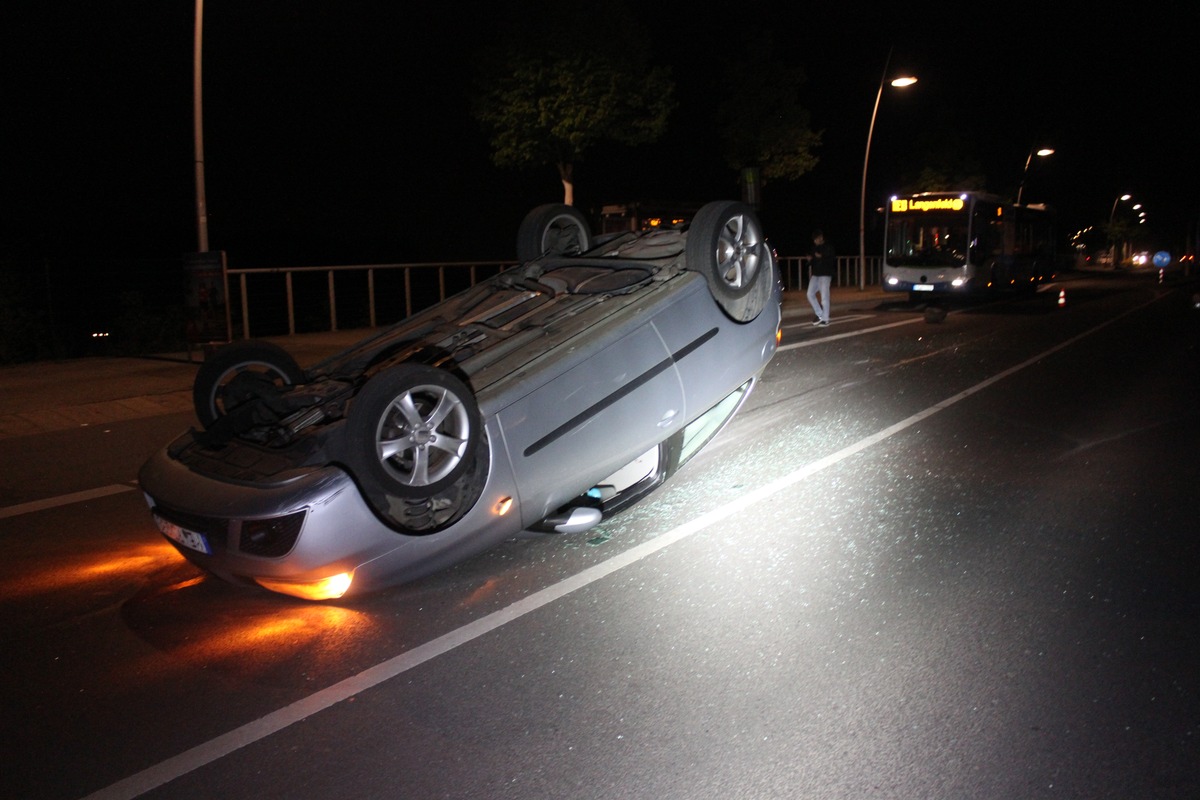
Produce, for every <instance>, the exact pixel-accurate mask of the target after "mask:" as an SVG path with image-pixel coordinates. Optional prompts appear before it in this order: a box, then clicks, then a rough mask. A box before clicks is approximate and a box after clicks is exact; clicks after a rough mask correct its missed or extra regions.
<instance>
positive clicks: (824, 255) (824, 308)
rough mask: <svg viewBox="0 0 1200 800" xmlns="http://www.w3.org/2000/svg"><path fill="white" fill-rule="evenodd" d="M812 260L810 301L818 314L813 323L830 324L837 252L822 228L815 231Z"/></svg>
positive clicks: (810, 263)
mask: <svg viewBox="0 0 1200 800" xmlns="http://www.w3.org/2000/svg"><path fill="white" fill-rule="evenodd" d="M812 238H813V251H812V261H811V262H809V273H808V302H809V304H811V305H812V307H813V313H815V314H816V315H817V319H816V321H815V322H814V323H813V325H821V326H824V325H828V324H829V312H830V310H831V305H830V302H829V288H830V286H831V285H832V284H833V276H834V275H836V274H837V254H836V253H834V252H833V245H831V244H829V243H828V242H826V241H825V234H824V233H822V232H821V231H820V230H815V231H813V235H812Z"/></svg>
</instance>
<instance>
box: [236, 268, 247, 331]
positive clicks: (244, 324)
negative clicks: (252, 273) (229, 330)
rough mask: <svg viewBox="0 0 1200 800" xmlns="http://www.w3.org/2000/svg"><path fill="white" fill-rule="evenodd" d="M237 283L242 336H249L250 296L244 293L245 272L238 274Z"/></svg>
mask: <svg viewBox="0 0 1200 800" xmlns="http://www.w3.org/2000/svg"><path fill="white" fill-rule="evenodd" d="M238 285H239V286H241V288H242V338H243V339H249V338H250V297H249V296H248V295H247V293H246V273H244V272H243V273H242V274H241V275H239V276H238Z"/></svg>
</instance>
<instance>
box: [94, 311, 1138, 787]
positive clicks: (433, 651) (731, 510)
mask: <svg viewBox="0 0 1200 800" xmlns="http://www.w3.org/2000/svg"><path fill="white" fill-rule="evenodd" d="M1156 300H1157V298H1155V299H1152V300H1150V301H1148V302H1146V303H1143V304H1142V305H1139V306H1136V307H1134V308H1131V309H1129V310H1127V311H1125V312H1124V313H1122V314H1118V315H1117V316H1115V317H1112V318H1110V319H1108V320H1105V321H1104V322H1102V323H1100V324H1099V325H1097V326H1096V327H1094V328H1092V329H1090V330H1087V331H1084V332H1083V333H1081V334H1079V335H1077V336H1074V337H1072V338H1070V339H1067V340H1066V341H1065V342H1061V343H1060V344H1057V345H1055V346H1054V347H1051V348H1050V349H1049V350H1044V351H1043V352H1041V353H1039V354H1038V355H1036V356H1033V357H1032V358H1028V359H1026V360H1025V361H1022V362H1021V363H1019V364H1017V365H1016V366H1013V367H1009V368H1008V369H1006V370H1004V371H1003V372H999V373H997V374H996V375H993V376H992V377H990V378H987V379H986V380H983V381H980V382H979V383H977V384H975V385H974V386H972V387H970V388H969V389H965V390H963V391H961V392H959V393H958V394H955V395H952V396H950V397H948V398H946V399H945V400H942V401H941V402H939V403H935V404H934V405H932V406H929V407H928V408H926V409H923V410H921V411H918V412H917V413H915V414H913V415H912V416H910V417H908V418H907V419H903V420H901V421H900V422H897V423H896V424H895V425H891V426H889V427H887V428H884V429H883V430H881V431H879V432H877V433H874V434H872V435H870V436H868V437H866V438H865V439H861V440H859V441H858V442H855V443H854V444H851V445H849V446H847V447H844V448H842V449H841V450H838V451H837V452H836V453H832V454H830V455H828V456H825V457H824V458H821V459H818V460H817V461H814V462H812V463H811V464H806V465H805V466H803V467H801V468H800V469H798V470H796V471H795V472H792V473H790V474H788V475H784V476H783V477H781V478H777V479H775V480H774V481H772V482H771V483H768V484H766V485H764V486H760V487H759V488H757V489H755V490H753V491H750V492H747V493H746V494H744V495H742V496H741V497H739V498H737V499H735V500H732V501H730V502H729V503H726V504H725V505H724V506H722V507H720V508H717V509H714V510H712V511H709V512H708V513H706V514H703V515H701V516H699V517H697V518H696V519H694V520H692V521H690V522H685V523H684V524H682V525H680V526H679V527H677V528H675V529H674V530H670V531H668V532H666V533H664V534H661V535H660V536H657V537H655V538H654V539H651V540H650V541H648V542H644V543H642V544H640V545H637V546H636V547H632V548H630V549H629V550H626V551H625V552H623V553H618V554H617V555H615V556H613V557H612V558H610V559H608V560H607V561H604V562H602V563H600V564H596V565H594V566H592V567H589V568H588V569H585V570H584V571H583V572H580V573H579V574H577V575H573V576H571V577H569V578H566V579H565V580H562V581H560V582H558V583H556V584H554V585H552V586H547V587H546V588H545V589H541V590H539V591H537V592H534V593H533V594H531V595H529V596H528V597H525V598H523V599H521V600H518V601H517V602H515V603H513V604H512V605H510V606H508V607H506V608H502V609H500V610H499V611H494V612H492V613H491V614H488V615H487V616H485V617H481V618H480V619H477V620H475V621H474V622H469V623H467V624H466V625H463V626H462V627H461V628H457V629H455V630H452V631H450V632H449V633H446V634H443V635H442V636H439V637H438V638H436V639H434V640H432V641H430V642H426V643H425V644H423V645H419V646H417V647H414V648H413V649H412V650H408V651H406V652H404V653H401V654H400V655H398V656H395V657H393V658H390V659H388V660H387V661H384V662H382V663H380V664H376V665H375V666H373V667H368V668H367V669H365V670H363V671H362V672H360V673H358V674H357V675H353V676H351V677H349V678H346V679H345V680H342V681H339V682H338V683H335V684H333V685H332V686H329V687H328V688H325V689H322V690H320V691H318V692H315V693H314V694H311V695H309V696H308V697H305V698H302V699H300V700H297V701H296V702H294V703H292V704H291V705H288V706H285V707H283V708H281V709H279V710H278V711H274V712H272V713H270V714H267V715H266V716H264V717H261V718H259V719H257V720H254V721H253V722H248V723H246V724H245V725H242V726H241V727H240V728H235V729H234V730H232V731H230V732H229V733H226V734H223V735H221V736H218V737H217V738H215V739H210V740H209V741H207V742H204V743H203V744H200V745H197V746H196V747H193V748H192V749H191V750H187V751H185V752H183V753H180V754H179V755H177V756H174V757H172V758H169V759H167V760H166V761H162V762H160V763H158V764H155V765H154V766H152V767H149V768H147V769H145V770H142V771H141V772H139V773H137V774H135V775H131V776H129V777H128V778H125V779H123V780H120V781H118V782H116V783H114V784H112V785H111V786H108V787H106V788H104V789H101V790H99V791H97V792H95V793H93V794H90V795H88V796H87V797H86V798H84V800H117V799H118V798H121V799H126V798H134V797H137V796H138V795H141V794H143V793H145V792H148V791H150V790H151V789H156V788H158V787H159V786H162V785H164V784H166V783H169V782H170V781H172V780H175V779H176V778H179V777H182V776H184V775H187V774H188V773H190V772H192V771H194V770H197V769H199V768H200V767H203V766H205V765H207V764H211V763H212V762H214V761H216V760H217V759H219V758H222V757H223V756H227V755H229V754H230V753H232V752H234V751H236V750H238V749H240V748H242V747H245V746H247V745H250V744H254V743H255V742H257V741H259V740H261V739H265V738H266V737H268V736H270V735H271V734H273V733H278V732H279V731H281V730H283V729H284V728H286V727H288V726H289V725H292V724H293V723H296V722H300V721H301V720H304V719H306V718H308V717H310V716H312V715H313V714H316V713H318V712H320V711H323V710H325V709H327V708H330V707H332V706H334V705H336V704H338V703H340V702H342V701H343V700H346V699H348V698H350V697H353V696H354V695H356V694H359V693H361V692H364V691H366V690H367V689H371V688H373V687H375V686H378V685H379V684H381V683H383V682H385V681H388V680H391V679H392V678H395V677H396V676H398V675H401V674H403V673H405V672H407V671H408V670H410V669H413V668H414V667H417V666H420V665H421V664H424V663H425V662H427V661H431V660H433V659H434V658H437V657H438V656H440V655H444V654H445V653H448V652H450V651H451V650H454V649H455V648H457V647H460V646H461V645H464V644H467V643H469V642H471V641H474V640H475V639H478V638H479V637H480V636H483V635H484V634H485V633H490V632H491V631H494V630H496V629H497V628H500V627H502V626H504V625H507V624H508V623H510V622H512V621H514V620H517V619H520V618H521V617H523V616H525V615H526V614H529V613H530V612H533V611H536V610H538V609H540V608H542V607H543V606H546V605H549V604H550V603H553V602H554V601H555V600H559V599H561V598H563V597H565V596H567V595H568V594H570V593H572V592H574V591H576V590H578V589H582V588H584V587H586V586H589V585H590V584H592V583H595V582H596V581H598V580H600V579H601V578H605V577H607V576H608V575H611V574H612V573H614V572H617V571H618V570H621V569H624V568H625V567H627V566H630V565H631V564H635V563H637V562H638V561H641V560H642V559H644V558H647V557H648V556H651V555H653V554H655V553H657V552H659V551H660V550H663V549H664V548H667V547H669V546H670V545H672V544H675V543H676V542H678V541H680V540H682V539H686V538H687V537H689V536H692V535H693V534H696V533H699V532H700V531H703V530H705V529H706V528H709V527H711V526H713V525H715V524H717V523H718V522H721V521H723V520H725V519H728V518H729V517H732V516H733V515H735V514H739V513H741V512H743V511H745V510H747V509H749V508H751V507H753V506H754V505H756V504H758V503H761V502H763V501H764V500H766V499H768V498H769V497H771V496H772V495H774V494H778V493H780V492H782V491H784V490H785V489H788V488H790V487H791V486H792V485H793V484H796V483H799V482H800V481H802V480H804V479H805V478H808V477H811V476H813V475H815V474H816V473H818V472H820V471H822V470H824V469H826V468H828V467H832V466H834V465H835V464H838V463H840V462H842V461H845V460H846V459H847V458H850V457H851V456H853V455H857V454H858V453H860V452H862V451H863V450H866V449H867V448H869V447H871V446H873V445H875V444H878V443H879V442H882V441H883V440H885V439H888V438H890V437H892V436H895V435H896V434H898V433H900V432H901V431H904V430H906V429H908V428H911V427H912V426H913V425H916V424H917V423H919V422H921V421H922V420H925V419H927V418H929V417H931V416H933V415H934V414H937V413H938V412H939V411H945V410H946V409H947V408H950V407H951V406H953V405H954V404H955V403H958V402H959V401H960V400H965V399H967V398H968V397H970V396H971V395H973V394H976V393H978V392H980V391H982V390H984V389H986V388H987V387H989V386H991V385H992V384H993V383H996V382H997V381H1000V380H1003V379H1004V378H1007V377H1008V376H1010V375H1013V374H1014V373H1017V372H1020V371H1021V370H1023V369H1025V368H1026V367H1029V366H1032V365H1033V364H1036V363H1037V362H1039V361H1041V360H1042V359H1044V358H1046V357H1047V356H1050V355H1052V354H1054V353H1057V352H1058V351H1060V350H1064V349H1066V348H1067V347H1070V346H1071V345H1073V344H1075V343H1076V342H1078V341H1080V340H1081V339H1083V338H1085V337H1087V336H1091V335H1092V334H1094V333H1096V332H1097V331H1099V330H1101V329H1103V328H1106V327H1108V326H1109V325H1112V324H1113V323H1114V322H1116V321H1118V320H1120V319H1122V318H1124V317H1126V316H1128V315H1129V314H1132V313H1133V312H1135V311H1139V310H1141V309H1142V308H1143V307H1145V306H1148V305H1150V304H1151V303H1153V302H1155V301H1156ZM896 324H900V325H903V324H907V323H896ZM887 327H893V326H887Z"/></svg>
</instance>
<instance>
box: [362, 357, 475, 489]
mask: <svg viewBox="0 0 1200 800" xmlns="http://www.w3.org/2000/svg"><path fill="white" fill-rule="evenodd" d="M347 426H348V428H347V436H348V440H349V447H350V458H351V459H353V462H354V463H353V465H352V466H353V467H354V471H355V473H356V474H357V475H358V477H359V478H360V480H364V481H367V482H369V483H370V484H371V486H370V487H369V488H370V490H371V493H372V494H374V493H375V492H376V491H378V492H382V493H384V494H386V495H394V496H396V497H401V498H406V499H411V498H425V497H430V496H432V495H435V494H437V493H438V492H440V491H442V490H443V489H445V488H447V487H448V486H450V485H452V484H453V483H454V482H455V481H456V480H458V478H459V476H461V475H462V474H463V472H464V471H466V469H467V467H468V466H469V465H470V464H471V463H472V456H473V455H474V454H475V450H476V448H477V446H478V444H479V439H480V436H481V435H482V429H483V421H482V417H481V415H480V413H479V406H478V404H477V403H476V402H475V396H474V395H473V394H472V393H471V390H470V389H468V388H467V386H466V384H464V383H463V382H462V381H461V380H459V379H458V378H456V377H455V376H454V375H451V374H450V373H449V372H446V371H445V370H442V369H437V368H435V367H429V366H425V365H423V364H400V365H398V366H395V367H391V368H389V369H386V370H384V371H382V372H380V373H378V374H377V375H375V376H373V377H372V378H371V379H370V380H368V381H367V383H366V385H365V386H364V387H363V388H362V391H361V392H359V394H358V396H357V397H356V398H355V400H354V404H353V405H352V406H351V408H350V411H349V415H348V419H347Z"/></svg>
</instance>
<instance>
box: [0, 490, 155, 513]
mask: <svg viewBox="0 0 1200 800" xmlns="http://www.w3.org/2000/svg"><path fill="white" fill-rule="evenodd" d="M132 491H134V487H133V486H125V485H117V484H114V485H112V486H101V487H99V488H97V489H87V490H86V491H82V492H73V493H72V494H60V495H59V496H58V497H47V498H46V499H45V500H34V501H33V502H31V503H20V504H18V505H15V506H5V507H4V508H0V519H8V518H9V517H19V516H21V515H22V514H32V513H34V512H36V511H45V510H46V509H50V508H58V507H59V506H69V505H71V504H72V503H86V502H87V501H88V500H95V499H97V498H99V497H108V496H109V495H111V494H120V493H121V492H132Z"/></svg>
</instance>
